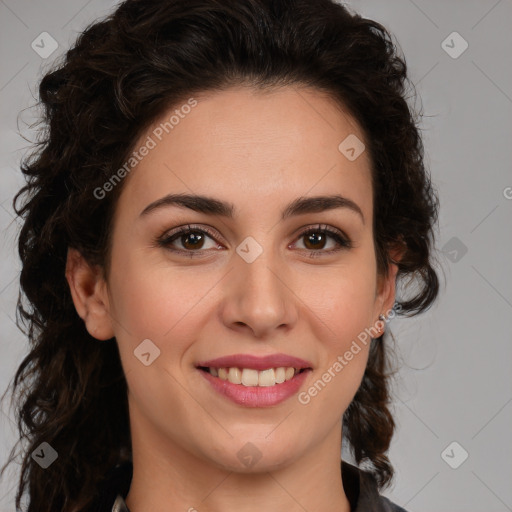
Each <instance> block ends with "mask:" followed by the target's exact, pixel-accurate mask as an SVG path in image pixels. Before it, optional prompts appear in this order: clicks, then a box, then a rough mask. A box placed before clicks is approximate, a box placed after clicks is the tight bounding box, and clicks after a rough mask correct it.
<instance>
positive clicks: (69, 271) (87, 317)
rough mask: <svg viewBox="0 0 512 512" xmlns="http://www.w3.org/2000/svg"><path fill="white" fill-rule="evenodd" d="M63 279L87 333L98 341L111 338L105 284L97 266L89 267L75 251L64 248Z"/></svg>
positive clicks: (112, 335)
mask: <svg viewBox="0 0 512 512" xmlns="http://www.w3.org/2000/svg"><path fill="white" fill-rule="evenodd" d="M66 279H67V282H68V284H69V288H70V290H71V297H72V298H73V303H74V304H75V308H76V311H77V313H78V315H79V316H80V318H82V320H83V321H84V323H85V326H86V328H87V331H88V332H89V334H90V335H91V336H93V337H94V338H97V339H99V340H108V339H110V338H112V337H114V331H113V329H112V321H111V317H110V310H109V301H108V293H107V284H106V282H105V280H104V278H103V273H102V269H101V267H99V266H98V265H95V266H91V265H90V264H89V263H88V262H87V261H86V259H85V258H84V257H83V256H82V254H81V253H80V252H79V251H77V250H76V249H72V248H68V254H67V260H66Z"/></svg>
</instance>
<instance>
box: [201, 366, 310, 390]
mask: <svg viewBox="0 0 512 512" xmlns="http://www.w3.org/2000/svg"><path fill="white" fill-rule="evenodd" d="M199 369H200V370H203V371H205V372H209V373H210V375H212V376H213V377H217V378H219V379H220V380H224V381H228V382H230V383H231V384H236V385H242V386H247V387H271V386H275V385H277V384H282V383H283V382H286V381H289V380H291V379H293V377H295V375H297V374H298V373H301V372H303V371H305V370H306V368H293V367H290V366H288V367H284V366H280V367H278V368H268V369H266V370H260V371H258V370H255V369H253V368H237V367H231V368H215V367H199Z"/></svg>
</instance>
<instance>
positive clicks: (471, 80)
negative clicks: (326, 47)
mask: <svg viewBox="0 0 512 512" xmlns="http://www.w3.org/2000/svg"><path fill="white" fill-rule="evenodd" d="M115 3H116V2H113V1H106V0H89V1H86V0H72V1H63V0H48V1H44V2H42V1H40V2H35V1H28V0H21V1H15V0H0V20H1V21H0V41H1V43H0V52H1V57H2V58H1V62H2V66H1V67H0V98H1V103H0V108H1V110H0V123H1V126H0V129H1V137H0V165H1V172H0V229H1V231H2V236H1V239H0V243H1V259H0V332H1V345H0V348H1V356H0V392H3V391H4V390H5V388H6V386H7V384H8V383H9V382H10V380H11V378H12V377H13V375H14V371H15V369H16V368H17V366H18V364H19V363H20V362H21V359H22V357H23V356H24V354H25V353H26V351H27V342H26V340H25V339H24V337H23V336H22V335H21V333H20V332H19V331H18V330H17V328H16V327H15V325H14V323H13V319H14V318H15V303H16V299H17V295H18V289H17V278H18V272H19V268H20V265H19V262H18V259H17V254H16V251H15V237H16V232H17V229H18V221H17V220H15V219H14V216H13V211H12V208H11V202H12V197H13V195H14V193H15V191H17V190H18V188H19V187H20V186H21V185H22V183H23V181H22V177H21V173H20V172H19V170H18V163H19V159H20V157H21V156H22V154H23V151H24V149H26V148H27V147H28V143H27V142H26V141H24V140H23V139H22V138H21V137H20V136H19V134H18V130H19V131H20V132H21V133H22V134H25V135H27V136H28V137H29V138H30V133H31V132H30V130H29V128H28V126H27V124H28V123H30V121H31V119H32V118H31V115H32V114H31V112H30V111H28V110H23V109H26V108H27V107H29V106H31V105H32V104H33V103H34V98H35V97H36V96H37V92H36V91H37V89H36V88H37V81H38V80H39V79H40V77H41V76H42V74H43V73H44V71H45V69H47V68H48V66H49V63H51V62H52V61H53V60H54V59H55V58H56V57H58V56H60V55H61V54H62V53H63V52H64V51H65V49H66V48H67V47H68V46H69V45H70V43H71V42H72V41H73V40H74V39H75V38H76V36H77V34H78V33H79V31H80V30H82V29H83V28H85V26H86V24H88V23H89V22H90V21H92V20H94V19H95V18H98V17H101V16H103V15H105V14H107V12H108V11H109V10H110V9H111V8H112V7H113V6H114V5H115ZM348 5H349V6H351V7H353V8H354V9H355V10H356V11H358V12H360V13H361V14H363V15H364V16H366V17H368V18H372V19H375V20H377V21H379V22H381V23H383V24H384V25H385V26H386V27H387V28H389V29H390V30H391V31H392V32H393V33H394V34H395V36H396V38H397V40H398V42H399V43H400V45H401V47H402V49H403V51H404V53H405V56H406V59H407V63H408V66H409V70H410V76H411V78H412V81H413V82H414V83H415V84H416V87H417V92H418V94H419V96H420V98H421V104H422V105H423V110H424V115H425V116H424V118H423V122H422V128H423V134H424V141H425V148H426V153H427V164H428V166H429V167H430V169H431V172H432V176H433V180H434V182H435V183H436V185H437V187H438V189H439V194H440V199H441V215H440V222H439V225H440V233H439V238H438V244H437V245H438V250H439V255H438V260H439V263H438V268H439V271H440V273H441V278H442V279H443V284H442V289H441V295H440V298H439V300H438V303H437V304H436V306H435V307H434V308H432V310H430V311H429V312H428V313H426V314H424V315H422V316H420V317H418V318H414V319H399V320H393V321H392V324H391V325H390V327H391V330H392V332H393V333H394V335H395V337H396V339H397V350H398V354H399V357H400V361H399V364H400V365H401V370H400V372H399V374H398V377H397V380H396V382H395V399H394V404H393V407H394V411H395V414H396V421H397V424H398V429H397V432H396V436H395V438H394V441H393V444H392V448H391V451H390V458H391V460H392V462H393V464H394V466H395V469H396V479H395V483H394V485H393V487H392V488H391V489H389V490H388V491H386V492H385V494H386V495H388V496H389V497H390V498H391V499H392V500H393V501H395V502H396V503H398V504H400V505H402V506H403V507H405V508H407V509H408V510H409V511H411V512H414V511H416V512H427V511H428V512H436V511H439V512H440V511H447V510H450V511H464V512H468V511H482V512H483V511H486V512H501V511H506V510H512V486H511V485H510V483H511V482H512V441H511V439H510V431H511V429H510V426H511V423H512V421H511V420H512V404H511V402H512V386H511V381H512V377H511V373H512V372H511V371H510V369H511V368H510V367H511V361H512V357H511V356H512V344H511V343H510V341H511V339H510V338H511V336H510V333H511V327H512V325H511V324H512V321H511V318H512V315H511V313H512V286H511V284H512V272H511V265H510V263H511V261H512V259H511V253H512V237H511V236H510V228H509V229H506V226H507V225H510V214H511V210H512V188H511V187H512V173H511V161H512V160H511V152H512V149H511V148H512V138H511V134H512V129H511V128H512V116H511V113H512V65H511V49H512V44H511V43H512V32H511V31H510V20H511V19H512V3H511V1H510V0H499V1H496V0H481V1H474V0H473V1H467V0H464V1H462V0H458V1H454V0H451V1H441V0H438V1H431V2H427V1H426V0H415V1H413V0H393V1H386V2H383V1H382V0H381V1H379V0H371V1H370V0H358V1H357V0H354V1H353V2H350V3H348ZM454 31H455V32H457V33H458V34H460V36H458V35H455V36H453V35H451V36H450V34H452V33H453V32H454ZM42 32H48V33H49V34H50V35H51V37H52V38H53V39H54V40H55V41H56V42H57V43H58V48H57V50H56V51H55V52H54V53H53V54H52V55H51V56H49V57H48V58H43V57H41V56H40V55H38V54H37V53H36V51H34V50H33V49H32V47H31V44H32V42H33V41H34V40H35V41H36V42H37V41H40V38H39V35H40V34H41V33H42ZM448 36H450V37H448ZM44 37H46V36H44ZM48 41H49V40H46V42H47V43H48ZM443 41H445V42H444V43H443ZM464 41H466V42H467V44H468V48H467V49H466V50H465V51H464V52H463V53H461V54H460V55H459V53H460V52H461V50H462V49H463V48H464V46H465V43H464ZM40 45H41V43H40ZM45 48H49V44H45ZM450 53H451V55H450ZM454 57H456V58H454ZM419 105H420V103H417V106H419ZM18 122H19V125H18ZM466 251H467V252H466ZM443 275H444V276H445V278H443ZM7 404H8V401H6V402H5V403H4V407H3V410H2V411H0V433H1V440H0V463H1V464H3V463H4V462H5V461H6V458H7V455H8V453H9V450H10V448H11V447H12V445H13V444H14V442H15V430H14V424H13V414H12V411H11V410H8V408H7ZM454 441H455V442H456V443H457V444H456V445H453V444H452V443H453V442H454ZM466 452H467V454H468V457H467V459H466V460H464V462H462V461H463V458H464V455H465V453H466ZM448 463H450V464H451V466H458V467H456V469H454V468H452V467H451V466H450V465H449V464H448ZM17 470H18V465H17V464H12V465H11V466H9V471H8V473H7V477H6V478H4V479H3V481H2V482H1V483H0V512H4V511H8V510H9V511H11V510H14V505H13V503H14V502H13V497H14V491H15V485H16V483H17V481H16V478H17V477H18V473H17ZM310 512H313V511H310Z"/></svg>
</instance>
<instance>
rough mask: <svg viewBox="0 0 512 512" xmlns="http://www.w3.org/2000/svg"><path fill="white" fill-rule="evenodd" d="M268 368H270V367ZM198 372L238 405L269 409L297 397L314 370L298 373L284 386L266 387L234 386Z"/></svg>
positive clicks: (202, 371) (205, 373)
mask: <svg viewBox="0 0 512 512" xmlns="http://www.w3.org/2000/svg"><path fill="white" fill-rule="evenodd" d="M201 366H203V365H201ZM244 368H247V366H244ZM266 368H268V366H267V367H266ZM255 369H256V368H255ZM264 369H265V368H264ZM198 371H199V373H201V375H203V377H204V378H205V379H206V380H207V381H208V382H209V383H210V384H211V386H212V387H213V389H214V390H215V391H217V392H218V393H220V394H221V395H223V396H225V397H226V398H229V399H230V400H232V401H233V402H235V403H236V404H239V405H244V406H245V407H269V406H271V405H277V404H279V403H281V402H283V401H284V400H286V399H287V398H290V397H291V396H293V395H295V394H296V393H297V392H298V391H299V389H300V387H301V386H302V384H303V382H304V380H305V379H306V378H307V376H308V375H309V373H310V372H311V371H312V370H310V369H309V370H304V371H303V372H302V373H298V374H297V375H295V377H293V378H292V379H290V380H287V381H285V382H283V383H282V384H276V385H274V386H266V387H260V386H244V385H243V384H232V383H231V382H229V381H227V380H222V379H219V378H218V377H214V376H213V375H211V374H210V373H209V372H207V371H204V370H198Z"/></svg>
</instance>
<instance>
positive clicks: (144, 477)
mask: <svg viewBox="0 0 512 512" xmlns="http://www.w3.org/2000/svg"><path fill="white" fill-rule="evenodd" d="M407 84H408V81H407V72H406V65H405V62H404V60H403V58H401V57H400V56H399V55H398V54H397V49H396V47H395V45H394V44H393V43H392V41H391V36H390V35H389V34H388V32H387V31H386V30H385V29H384V28H383V27H382V26H381V25H379V24H378V23H376V22H374V21H371V20H368V19H363V18H361V17H360V16H358V15H356V14H351V13H349V12H348V11H347V10H346V9H345V8H344V7H342V6H341V5H338V4H336V3H334V2H331V1H330V0H320V1H315V2H311V1H305V0H297V1H278V2H276V1H270V0H244V1H242V2H241V1H236V2H226V1H223V2H220V1H215V0H187V1H180V0H172V1H163V0H162V1H154V0H127V1H125V2H124V3H122V4H120V5H119V6H118V8H117V10H116V11H115V12H114V13H113V14H112V15H111V16H109V17H108V18H106V19H105V20H103V21H99V22H96V23H94V24H92V25H91V26H90V27H88V28H87V29H86V30H85V31H84V32H83V34H81V35H80V37H79V38H78V40H77V42H76V45H75V46H74V47H73V48H71V49H70V50H69V52H68V53H67V54H66V56H65V59H64V60H63V62H62V63H61V64H60V65H59V66H58V67H56V69H55V70H53V71H52V72H50V73H48V74H47V75H46V76H45V77H44V78H43V79H42V82H41V84H40V95H41V100H42V103H43V105H44V107H45V116H44V119H43V121H44V122H45V126H46V127H47V130H46V131H45V132H44V134H45V138H44V139H43V140H42V141H41V148H40V150H39V151H38V152H36V153H34V154H33V155H32V157H30V158H28V159H27V160H26V161H25V162H24V163H23V165H22V170H23V172H24V173H25V174H26V176H27V179H28V183H27V185H26V186H25V187H24V188H23V189H22V190H21V191H20V192H19V193H18V195H17V197H16V198H15V208H17V213H18V215H20V216H22V217H23V220H24V224H23V227H22V230H21V233H20V239H19V250H20V257H21V260H22V264H23V269H22V273H21V279H20V284H21V288H22V290H23V292H24V294H25V295H26V298H27V300H28V303H29V306H27V305H26V304H25V305H24V304H22V302H21V301H20V302H19V304H18V308H19V312H20V314H21V317H22V318H23V320H24V321H25V324H26V325H27V326H28V330H27V334H28V336H29V339H30V341H31V343H32V350H31V352H30V353H29V354H28V355H27V357H26V358H25V360H24V361H23V362H22V364H21V366H20V368H19V369H18V371H17V373H16V375H15V379H14V388H15V389H19V388H20V387H21V389H23V388H25V389H26V391H25V394H24V395H23V397H21V396H20V398H19V402H20V404H21V405H20V410H19V419H18V421H19V428H20V431H21V429H22V427H23V425H25V432H27V439H28V442H29V447H28V449H27V450H26V451H25V452H24V454H23V466H22V474H21V477H20V485H19V489H18V494H17V499H16V505H17V507H19V503H20V499H21V495H22V493H23V492H24V489H25V487H26V486H28V488H29V497H30V500H29V508H28V509H27V510H29V511H30V512H32V511H38V512H39V511H41V512H42V511H56V510H59V511H65V512H68V511H69V512H71V511H73V512H77V511H86V510H105V511H110V510H114V511H123V510H125V511H128V510H129V511H130V512H141V511H145V510H162V511H163V510H169V511H170V510H189V511H193V510H198V511H202V510H205V511H206V510H208V511H217V510H227V509H236V510H242V511H252V510H261V509H265V510H270V511H272V510H288V511H295V510H297V511H298V510H309V511H314V510H324V511H325V510H332V511H343V512H348V511H356V510H357V511H358V512H362V511H370V510H372V511H373V510H375V511H388V510H394V511H402V510H403V509H402V508H400V507H399V506H398V505H397V504H392V503H391V502H390V501H389V500H387V499H386V498H384V497H382V496H380V495H379V491H380V490H381V489H382V488H384V487H385V486H386V485H389V483H390V482H391V478H392V476H393V468H392V466H391V463H390V461H389V460H388V458H387V456H386V453H387V450H388V448H389V444H390V441H391V438H392V434H393V430H394V422H393V417H392V415H391V414H390V411H389V409H388V403H389V394H388V385H389V384H388V379H389V368H388V364H387V356H388V351H389V348H388V347H387V336H388V333H386V321H387V320H388V319H390V318H391V317H393V316H395V315H396V314H397V313H399V314H408V315H413V314H417V313H420V312H422V311H424V310H426V309H427V308H428V307H429V306H430V305H431V304H432V303H433V301H434V300H435V298H436V296H437V294H438V279H437V276H436V273H435V271H434V270H433V268H432V265H431V259H432V247H433V241H434V237H433V229H434V225H435V223H436V221H437V211H438V201H437V196H436V194H435V191H434V190H433V188H432V186H431V183H430V179H429V176H428V173H427V172H426V170H425V168H424V164H423V147H422V142H421V138H420V136H419V132H418V129H417V127H416V121H415V118H414V114H413V112H412V111H411V110H410V108H409V107H408V105H407V102H406V100H405V96H406V94H407ZM23 196H25V197H26V199H25V201H24V202H23V203H22V204H21V205H18V204H17V201H19V200H21V199H22V197H23ZM399 278H400V279H402V278H406V279H407V280H408V281H415V283H416V287H415V288H414V293H411V294H410V295H409V296H408V297H396V289H397V285H398V279H399ZM342 433H343V435H342ZM342 441H343V442H345V443H346V444H347V446H349V447H350V448H351V449H352V452H353V455H354V460H355V462H356V463H357V464H358V465H361V466H364V469H363V468H362V467H361V468H357V467H356V466H354V465H351V464H348V463H347V462H345V461H343V462H341V461H340V453H341V445H342ZM35 462H37V464H35ZM340 463H341V465H340Z"/></svg>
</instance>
